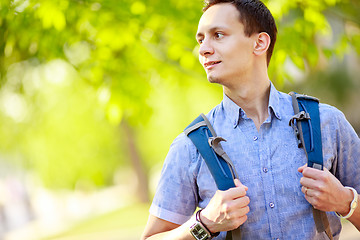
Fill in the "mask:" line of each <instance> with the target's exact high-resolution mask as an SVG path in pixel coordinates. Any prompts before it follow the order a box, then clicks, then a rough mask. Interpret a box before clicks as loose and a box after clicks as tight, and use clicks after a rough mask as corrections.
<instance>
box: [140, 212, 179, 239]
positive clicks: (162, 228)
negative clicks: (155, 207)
mask: <svg viewBox="0 0 360 240" xmlns="http://www.w3.org/2000/svg"><path fill="white" fill-rule="evenodd" d="M179 226H180V225H178V224H175V223H172V222H168V221H166V220H163V219H161V218H158V217H155V216H154V215H152V214H150V215H149V219H148V222H147V224H146V226H145V229H144V232H143V235H142V236H141V239H142V240H145V239H147V238H149V237H151V236H153V235H155V234H157V233H162V232H167V231H170V230H173V229H175V228H177V227H179Z"/></svg>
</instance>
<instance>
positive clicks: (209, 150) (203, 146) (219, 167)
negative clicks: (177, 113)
mask: <svg viewBox="0 0 360 240" xmlns="http://www.w3.org/2000/svg"><path fill="white" fill-rule="evenodd" d="M184 133H185V135H187V136H188V137H189V138H190V139H191V141H192V142H193V143H194V145H195V146H196V148H197V150H198V151H199V153H200V155H201V156H202V157H203V159H204V160H205V162H206V165H207V167H208V168H209V170H210V173H211V175H212V176H213V178H214V180H215V183H216V186H217V188H218V189H219V190H222V191H225V190H227V189H229V188H233V187H235V183H234V179H235V178H238V176H237V173H236V170H235V167H234V165H233V163H232V161H231V160H230V158H229V156H228V155H227V154H226V153H225V151H224V150H223V149H222V147H221V145H220V142H221V141H226V140H225V139H223V138H222V137H218V136H217V135H216V133H215V130H214V128H213V127H212V126H211V124H210V122H209V120H208V119H207V117H206V116H205V115H204V114H200V115H199V116H198V117H197V118H196V119H195V120H194V121H193V122H192V123H190V125H189V126H187V127H186V128H185V130H184ZM226 239H227V240H235V239H236V240H240V239H241V231H240V228H237V229H235V230H232V231H231V232H228V233H227V235H226Z"/></svg>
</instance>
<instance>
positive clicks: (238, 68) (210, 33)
mask: <svg viewBox="0 0 360 240" xmlns="http://www.w3.org/2000/svg"><path fill="white" fill-rule="evenodd" d="M196 39H197V41H198V43H199V45H200V49H199V60H200V63H201V64H202V66H203V67H204V69H205V71H206V73H207V77H208V80H209V81H210V82H215V83H220V84H222V85H224V86H226V85H229V84H234V83H239V80H241V79H246V75H247V74H249V73H250V71H251V70H252V68H251V67H252V63H253V57H254V55H253V50H254V47H255V41H256V39H255V38H254V36H250V37H247V36H245V34H244V26H243V24H242V23H240V21H239V12H238V11H237V9H236V7H235V6H233V5H232V4H230V3H221V4H216V5H214V6H212V7H210V8H209V9H207V10H206V11H205V13H204V14H203V15H202V17H201V19H200V22H199V26H198V31H197V34H196Z"/></svg>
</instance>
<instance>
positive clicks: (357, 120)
mask: <svg viewBox="0 0 360 240" xmlns="http://www.w3.org/2000/svg"><path fill="white" fill-rule="evenodd" d="M264 2H265V3H266V4H267V6H268V7H269V9H270V10H271V11H272V13H273V15H274V17H275V19H276V22H277V25H278V30H279V35H278V41H277V44H276V45H275V51H274V54H273V58H272V60H271V64H270V69H269V73H270V78H271V80H272V81H273V83H274V84H275V86H276V87H277V88H278V90H282V91H285V92H289V91H292V90H294V91H297V92H300V93H306V94H308V95H313V96H317V97H318V98H320V100H321V102H325V103H329V104H332V105H334V106H336V107H338V108H339V109H340V110H342V111H343V112H344V113H345V115H346V116H347V118H348V120H349V121H350V123H351V124H352V125H353V127H354V128H355V130H356V131H357V133H360V107H359V104H358V102H359V101H360V95H359V94H358V93H359V91H360V57H359V56H360V55H359V54H360V14H359V12H360V2H359V1H358V0H317V1H311V0H267V1H264ZM202 7H203V2H202V1H200V0H192V1H179V0H177V1H175V0H166V1H165V0H138V1H136V0H103V1H100V0H98V1H96V0H39V1H35V0H0V17H1V18H0V122H1V124H0V139H1V141H0V240H33V239H36V240H38V239H40V240H45V239H47V240H50V239H52V240H60V239H61V240H70V239H71V240H82V239H87V240H95V239H99V240H100V239H101V240H115V239H117V240H118V239H120V240H122V239H124V240H125V239H126V240H131V239H139V237H140V235H141V232H142V231H143V228H144V225H145V223H146V221H147V216H148V208H149V206H150V205H149V204H150V202H151V199H152V196H153V194H154V191H155V187H156V183H157V179H158V176H159V172H160V171H161V167H162V163H163V160H164V158H165V155H166V153H167V151H168V148H169V146H170V144H171V142H172V140H173V139H174V138H175V137H176V136H177V135H178V134H179V133H181V132H182V130H183V129H184V128H185V127H186V126H187V125H188V124H189V123H190V122H191V121H192V120H193V119H194V118H195V117H196V116H198V114H199V113H201V112H205V113H206V112H208V111H209V110H210V109H211V108H212V107H213V106H215V105H216V104H218V103H219V102H220V101H221V100H222V88H221V87H220V86H217V85H210V84H209V83H208V82H207V80H206V75H205V73H204V71H203V69H202V67H201V66H200V64H199V63H198V60H197V58H198V57H197V52H198V46H197V43H196V41H195V37H194V36H195V33H196V30H197V23H198V20H199V18H200V16H201V14H202V12H201V8H202ZM341 239H343V240H344V239H360V234H359V232H356V231H354V230H353V228H351V226H350V225H349V224H346V223H345V231H344V234H343V235H342V238H341Z"/></svg>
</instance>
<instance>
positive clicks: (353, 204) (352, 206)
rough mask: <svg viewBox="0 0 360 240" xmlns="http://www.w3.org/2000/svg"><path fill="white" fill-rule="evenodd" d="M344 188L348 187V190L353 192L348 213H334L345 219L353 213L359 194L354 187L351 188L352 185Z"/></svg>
mask: <svg viewBox="0 0 360 240" xmlns="http://www.w3.org/2000/svg"><path fill="white" fill-rule="evenodd" d="M345 188H347V189H350V190H351V191H352V192H353V194H354V198H353V200H352V201H351V203H350V211H349V213H348V214H347V215H346V216H342V215H341V214H338V213H337V212H335V213H336V215H338V216H339V217H341V218H345V219H347V218H349V217H351V216H352V215H353V213H354V212H355V209H356V207H357V206H358V199H359V195H358V193H357V191H356V190H355V189H354V188H352V187H347V186H346V187H345Z"/></svg>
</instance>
